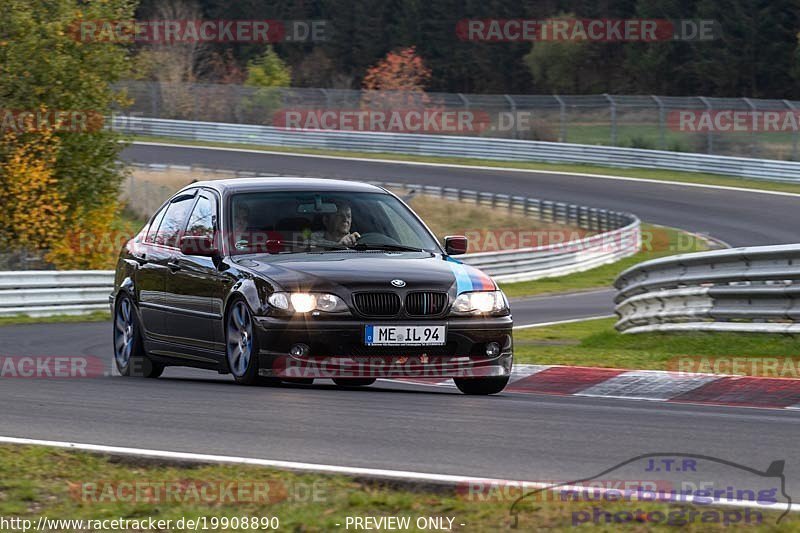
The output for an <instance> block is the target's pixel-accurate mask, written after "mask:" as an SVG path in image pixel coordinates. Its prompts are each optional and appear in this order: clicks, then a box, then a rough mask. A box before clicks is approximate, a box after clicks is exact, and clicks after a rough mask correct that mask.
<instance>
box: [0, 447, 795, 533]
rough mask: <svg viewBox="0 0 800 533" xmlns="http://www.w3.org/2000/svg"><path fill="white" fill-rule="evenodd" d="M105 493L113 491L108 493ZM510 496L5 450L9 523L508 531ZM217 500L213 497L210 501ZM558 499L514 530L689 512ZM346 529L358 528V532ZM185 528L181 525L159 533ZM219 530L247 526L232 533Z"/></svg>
mask: <svg viewBox="0 0 800 533" xmlns="http://www.w3.org/2000/svg"><path fill="white" fill-rule="evenodd" d="M594 473H595V472H592V473H591V474H594ZM133 482H138V483H139V484H140V485H139V486H143V484H153V486H155V485H157V484H159V483H161V484H164V483H170V484H173V483H177V484H179V486H180V487H183V488H182V489H181V490H178V491H173V492H171V494H172V499H171V501H169V502H163V501H162V502H159V501H153V500H152V499H151V500H149V501H147V499H146V497H145V498H141V499H138V500H137V499H136V498H134V499H133V500H132V501H131V500H129V501H119V498H116V497H115V494H119V493H118V492H115V491H116V490H118V488H119V487H120V484H124V483H129V484H130V483H133ZM216 483H236V484H238V486H239V487H247V486H260V487H268V488H269V490H268V491H264V492H260V493H259V494H261V497H260V498H258V499H257V500H258V501H255V502H254V501H252V500H253V499H254V498H252V497H250V496H247V495H246V493H241V494H242V495H243V496H245V497H244V498H243V499H244V500H247V501H235V502H231V501H230V498H229V500H228V501H227V502H225V503H219V502H214V501H208V500H204V499H203V498H202V497H200V498H198V497H197V496H194V495H193V493H192V491H191V490H189V489H190V488H191V487H203V486H205V487H214V486H216V485H215V484H216ZM91 484H94V487H93V486H92V485H91ZM128 486H130V485H128ZM162 486H163V485H162ZM97 487H100V490H97ZM107 488H110V489H111V490H104V489H107ZM87 489H88V490H87ZM123 494H133V493H123ZM206 494H207V495H208V494H212V495H213V492H208V491H207V492H206ZM231 494H232V493H231ZM506 494H507V496H506V497H497V498H494V497H490V498H488V499H484V500H483V501H476V500H475V499H472V498H468V497H466V496H465V495H464V493H463V492H462V493H458V492H456V491H454V490H452V489H449V488H438V489H433V488H432V487H430V488H425V487H410V486H408V485H404V486H399V485H397V484H395V485H393V486H391V485H388V484H380V483H376V482H369V481H364V480H355V479H352V478H348V477H345V476H328V475H317V474H297V473H290V472H284V471H278V470H274V469H268V468H260V467H251V466H227V465H224V466H223V465H220V466H205V465H195V466H187V465H184V466H175V465H170V464H159V463H158V462H155V461H143V460H137V459H133V458H124V459H120V458H114V459H111V458H108V457H103V456H99V455H91V454H87V453H83V452H76V451H67V450H59V449H55V448H46V447H33V446H8V445H5V446H0V516H2V517H4V518H6V519H9V518H11V517H21V518H25V519H30V520H32V521H33V523H34V526H35V524H36V522H37V521H38V519H39V517H40V516H46V517H48V518H49V519H115V518H119V517H121V518H125V519H131V520H134V519H138V520H143V519H147V518H148V517H153V518H154V519H161V520H166V519H170V520H173V521H176V520H178V519H180V518H182V517H183V518H197V517H208V519H211V518H212V517H216V518H217V519H219V518H221V517H227V518H233V517H247V516H251V517H252V516H255V517H271V516H276V517H278V518H279V520H280V530H281V531H302V532H316V531H333V530H341V531H347V528H346V527H345V520H346V517H348V516H358V517H364V516H374V517H383V516H386V517H388V516H407V517H411V524H412V528H411V529H410V530H411V531H416V530H417V529H416V528H414V527H413V524H414V522H415V521H416V519H417V518H418V517H427V516H435V517H451V518H454V521H453V524H454V527H453V530H454V531H479V532H480V531H497V530H507V529H509V528H510V526H511V524H512V516H511V514H510V507H511V504H512V503H513V500H514V499H515V498H516V497H517V496H518V495H519V494H520V493H519V492H518V491H513V490H509V491H508V492H507V493H506ZM98 496H99V497H98ZM211 499H212V500H213V496H212V497H211ZM234 499H235V497H234ZM552 500H553V498H552V496H551V497H550V498H549V499H547V500H546V501H541V499H540V501H532V498H528V499H526V500H524V502H525V503H524V504H523V505H522V506H521V507H519V508H518V510H519V520H520V522H519V528H520V529H518V530H517V531H534V530H537V529H551V530H553V531H573V530H574V526H573V525H572V513H573V512H576V511H585V510H590V509H592V508H593V507H595V506H602V507H603V508H604V509H605V510H608V511H611V512H616V511H621V510H633V509H643V510H645V512H647V511H652V510H659V511H661V512H669V511H678V510H679V509H681V508H685V507H686V506H681V505H667V504H653V503H639V502H624V501H623V502H615V503H608V502H596V501H591V502H589V501H578V502H575V501H572V502H564V501H559V500H556V501H552ZM694 509H697V510H700V511H708V510H710V509H714V508H713V507H711V506H702V507H695V508H694ZM777 517H778V513H776V512H772V513H765V516H764V524H763V525H761V526H752V527H751V528H748V530H750V531H772V530H775V529H776V526H775V520H776V519H777ZM173 523H174V522H173ZM337 524H340V525H339V526H337ZM461 524H464V525H463V526H462V525H461ZM626 526H627V527H625V528H624V529H625V530H630V531H644V530H645V529H647V530H650V529H658V530H663V531H675V527H674V526H660V527H655V526H654V525H653V524H646V523H641V522H639V523H635V524H626ZM620 527H621V525H619V524H616V525H611V526H605V527H602V528H595V530H599V531H612V530H613V531H616V530H618V529H619V528H620ZM349 529H350V530H354V528H353V527H352V526H351V527H350V528H349ZM684 529H685V530H688V531H724V530H725V529H727V528H726V527H725V526H723V525H720V524H716V525H715V524H703V523H701V522H700V520H699V519H696V521H695V523H692V524H690V525H688V526H685V527H682V528H681V530H684ZM71 530H74V529H71ZM186 530H187V529H186V528H182V529H179V528H176V527H170V528H166V529H163V531H186ZM781 530H782V531H800V518H798V517H797V515H791V516H788V517H787V518H784V519H783V522H782V523H781ZM216 531H246V529H243V528H238V529H237V528H233V527H229V528H219V529H216ZM251 531H252V530H251ZM262 531H263V529H262Z"/></svg>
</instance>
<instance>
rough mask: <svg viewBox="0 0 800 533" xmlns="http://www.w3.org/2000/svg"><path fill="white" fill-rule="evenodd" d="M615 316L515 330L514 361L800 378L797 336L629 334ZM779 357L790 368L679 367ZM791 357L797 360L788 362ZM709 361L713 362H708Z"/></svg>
mask: <svg viewBox="0 0 800 533" xmlns="http://www.w3.org/2000/svg"><path fill="white" fill-rule="evenodd" d="M615 321H616V319H614V318H604V319H596V320H585V321H581V322H573V323H569V324H559V325H554V326H547V327H542V328H529V329H522V330H517V331H515V332H514V360H515V361H516V362H517V363H533V364H543V365H577V366H599V367H607V368H630V369H641V370H681V369H683V370H687V371H702V372H709V373H715V372H716V371H721V373H737V374H739V373H741V374H743V375H767V376H770V377H800V374H797V373H795V374H794V375H792V371H793V369H797V370H798V371H800V343H798V342H797V339H796V338H795V337H789V336H781V335H770V334H763V335H759V334H745V333H639V334H635V335H634V334H629V335H623V334H621V333H618V332H617V331H616V330H615V329H614V323H615ZM695 357H699V358H730V357H736V358H755V359H760V360H763V359H764V358H773V359H774V358H777V359H778V360H779V361H781V362H783V364H784V366H782V367H781V368H782V369H783V370H780V371H779V372H781V373H782V372H784V371H786V372H789V374H783V375H782V374H781V373H770V371H769V369H768V368H766V369H765V367H761V366H759V365H755V366H753V365H749V364H748V365H745V366H741V367H740V368H739V370H740V371H735V372H731V368H730V367H729V366H725V367H715V366H713V365H703V366H698V367H693V368H689V367H682V366H678V361H679V358H695ZM786 358H790V359H791V361H787V360H786ZM704 361H708V359H706V360H704Z"/></svg>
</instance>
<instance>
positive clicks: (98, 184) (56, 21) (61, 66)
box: [0, 0, 133, 246]
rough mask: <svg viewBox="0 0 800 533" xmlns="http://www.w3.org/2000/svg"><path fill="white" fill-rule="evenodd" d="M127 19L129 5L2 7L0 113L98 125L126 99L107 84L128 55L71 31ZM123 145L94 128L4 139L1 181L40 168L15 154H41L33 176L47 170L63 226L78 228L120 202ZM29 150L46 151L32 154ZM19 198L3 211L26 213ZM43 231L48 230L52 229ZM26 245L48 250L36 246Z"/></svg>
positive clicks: (69, 2)
mask: <svg viewBox="0 0 800 533" xmlns="http://www.w3.org/2000/svg"><path fill="white" fill-rule="evenodd" d="M132 16H133V3H132V2H131V1H130V0H107V1H105V2H91V3H87V2H82V1H79V0H6V1H5V2H4V4H3V15H2V19H1V20H0V36H2V37H0V109H6V110H9V109H11V110H22V111H31V110H45V111H53V112H57V111H66V112H78V113H84V114H90V115H93V116H98V117H102V116H106V115H110V114H111V112H112V110H114V109H119V108H120V107H121V106H124V105H126V103H127V101H126V98H125V95H124V94H120V93H118V92H116V91H114V90H113V89H112V84H113V83H114V82H116V81H118V80H119V79H120V78H122V77H123V76H125V75H126V74H127V73H128V72H129V58H128V52H127V49H126V48H125V47H124V46H123V45H122V44H119V43H113V42H100V41H96V40H86V39H82V38H80V35H79V34H76V32H75V28H76V26H77V27H80V26H81V24H83V23H86V22H90V21H100V20H128V19H130V18H131V17H132ZM121 140H122V137H121V136H120V135H119V134H117V133H115V132H113V131H109V130H106V129H103V128H99V129H98V128H95V127H91V128H88V129H82V128H69V127H68V128H66V129H64V130H57V131H49V130H47V129H46V128H33V129H31V130H29V131H25V132H23V133H21V134H18V135H10V136H9V135H6V136H5V137H3V138H2V141H0V173H2V174H4V175H6V176H16V175H18V174H16V172H18V171H17V170H15V168H17V167H18V165H20V164H22V163H23V162H25V164H26V165H29V166H30V168H39V167H36V166H35V165H34V163H35V161H32V160H27V159H24V158H23V159H19V157H20V155H19V154H31V153H35V154H38V155H37V156H36V157H37V158H40V163H41V164H45V166H43V167H41V169H40V170H37V171H39V172H44V169H45V168H47V169H52V174H51V176H50V177H49V178H48V187H51V188H52V189H53V191H54V194H55V193H57V194H58V197H59V198H60V201H61V202H62V203H63V215H64V226H65V227H73V226H78V225H79V224H80V223H81V218H82V217H83V216H86V213H89V212H91V211H92V210H93V209H97V208H100V207H102V206H104V205H106V204H107V202H108V199H109V198H116V197H117V195H118V192H119V186H120V183H121V180H122V178H123V173H122V170H121V169H120V167H119V165H118V164H117V157H118V155H119V152H120V150H122V148H124V145H123V144H121V142H120V141H121ZM31 146H37V147H44V146H46V147H47V150H46V151H45V150H37V151H34V152H31V151H30V150H29V147H31ZM15 158H17V159H15ZM50 180H52V181H50ZM16 191H17V192H13V191H12V192H10V193H9V192H6V193H5V194H6V196H4V200H3V202H2V205H3V208H4V209H5V208H6V206H8V205H16V204H18V203H19V204H20V205H24V203H21V202H22V201H21V200H17V199H16V197H17V195H22V194H23V192H22V191H21V190H16ZM20 198H22V196H20ZM49 199H52V198H49ZM44 223H45V219H43V224H44ZM7 224H13V221H10V220H8V219H6V220H5V221H4V223H3V226H2V227H0V233H5V234H8V233H9V232H14V231H16V229H15V228H13V227H9V226H8V225H7ZM46 227H48V228H50V226H49V223H47V224H46ZM48 231H49V229H48ZM30 242H31V243H32V244H34V245H36V246H47V245H48V242H47V241H46V240H41V239H39V240H33V241H30Z"/></svg>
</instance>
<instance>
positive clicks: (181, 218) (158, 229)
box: [136, 189, 197, 341]
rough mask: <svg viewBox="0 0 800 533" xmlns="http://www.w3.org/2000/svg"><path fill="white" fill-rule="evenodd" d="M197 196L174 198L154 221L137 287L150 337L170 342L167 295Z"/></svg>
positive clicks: (194, 193)
mask: <svg viewBox="0 0 800 533" xmlns="http://www.w3.org/2000/svg"><path fill="white" fill-rule="evenodd" d="M196 196H197V190H196V189H194V190H191V191H188V192H184V193H181V194H179V195H178V196H176V197H174V198H172V199H171V200H170V201H169V203H168V204H167V205H166V206H164V208H163V209H162V212H163V215H161V214H160V213H159V215H157V217H156V218H155V219H153V224H152V225H151V228H150V230H149V231H148V233H147V237H146V239H145V244H146V247H145V253H146V254H147V255H146V257H144V258H142V259H143V261H144V263H143V264H142V263H141V261H140V264H141V266H140V267H139V272H138V275H137V280H136V284H137V286H138V291H139V308H140V309H141V312H142V320H143V322H145V328H146V329H147V333H148V336H149V337H150V338H152V339H154V340H159V341H169V331H168V329H167V314H168V310H169V302H168V301H167V295H166V289H167V278H168V274H169V262H170V260H171V259H172V258H173V257H174V256H175V253H176V251H177V248H176V247H177V245H178V237H179V235H180V233H181V232H182V231H183V228H184V227H185V225H186V220H187V218H188V216H189V212H190V211H191V209H192V207H193V206H194V202H195V197H196ZM159 217H160V220H158V218H159ZM156 222H158V224H157V225H156ZM147 241H149V242H147Z"/></svg>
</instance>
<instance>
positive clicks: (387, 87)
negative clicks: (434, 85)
mask: <svg viewBox="0 0 800 533" xmlns="http://www.w3.org/2000/svg"><path fill="white" fill-rule="evenodd" d="M430 79H431V70H430V69H429V68H428V67H426V66H425V63H424V62H423V60H422V58H421V57H419V56H418V55H417V51H416V48H415V47H413V46H411V47H408V48H404V49H402V50H398V51H395V52H389V53H388V54H386V57H385V58H384V59H382V60H381V61H379V62H378V63H377V64H376V65H374V66H373V67H370V69H369V70H367V74H366V76H364V81H363V83H362V87H363V88H364V89H365V90H366V93H365V94H364V97H363V98H362V106H363V107H373V108H374V107H393V108H399V107H418V106H423V105H425V104H427V103H428V98H427V96H426V95H425V91H424V89H425V86H426V85H427V84H428V82H429V81H430Z"/></svg>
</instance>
